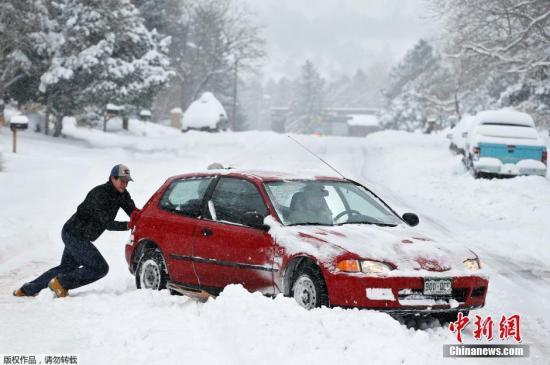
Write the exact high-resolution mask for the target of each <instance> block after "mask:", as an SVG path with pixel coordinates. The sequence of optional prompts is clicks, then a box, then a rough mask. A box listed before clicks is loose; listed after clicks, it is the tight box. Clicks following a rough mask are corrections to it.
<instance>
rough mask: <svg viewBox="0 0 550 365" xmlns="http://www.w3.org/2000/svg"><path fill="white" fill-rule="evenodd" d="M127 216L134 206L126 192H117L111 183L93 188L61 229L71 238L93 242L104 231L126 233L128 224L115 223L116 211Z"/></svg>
mask: <svg viewBox="0 0 550 365" xmlns="http://www.w3.org/2000/svg"><path fill="white" fill-rule="evenodd" d="M119 208H122V209H123V210H124V211H125V212H126V214H128V216H130V215H131V214H132V212H133V211H134V209H136V205H135V204H134V201H133V200H132V198H131V197H130V194H129V193H128V191H124V192H123V193H120V192H118V190H116V188H115V187H114V185H113V184H112V183H111V181H108V182H106V183H105V184H103V185H99V186H96V187H95V188H93V189H92V190H91V191H90V192H89V193H88V195H86V199H84V201H83V202H82V203H81V204H80V205H79V206H78V208H77V210H76V213H75V214H73V216H72V217H71V218H69V220H68V221H67V223H65V225H64V226H63V229H64V230H65V231H66V232H67V233H68V234H70V235H71V236H73V237H76V238H80V239H84V240H87V241H95V240H96V239H97V238H98V237H99V236H100V235H101V234H102V233H103V232H104V231H105V230H106V229H107V230H109V231H126V230H128V222H117V221H115V217H116V214H117V212H118V209H119Z"/></svg>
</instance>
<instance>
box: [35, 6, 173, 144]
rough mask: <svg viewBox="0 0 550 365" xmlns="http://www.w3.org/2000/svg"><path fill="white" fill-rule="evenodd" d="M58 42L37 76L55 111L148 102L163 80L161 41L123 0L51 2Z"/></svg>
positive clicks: (60, 114)
mask: <svg viewBox="0 0 550 365" xmlns="http://www.w3.org/2000/svg"><path fill="white" fill-rule="evenodd" d="M56 11H57V23H58V24H60V25H61V26H62V29H63V30H62V33H61V35H62V37H63V42H62V44H61V45H60V47H58V48H57V49H56V51H55V54H54V55H53V57H52V60H51V65H50V67H49V68H48V70H47V72H46V73H44V74H43V75H42V77H41V85H40V89H41V91H42V92H44V93H45V94H46V95H47V96H48V99H49V102H50V103H51V106H52V111H53V112H54V114H56V116H57V123H56V131H55V134H54V135H59V134H60V133H61V128H62V125H61V120H62V118H63V116H65V115H70V114H73V115H74V114H75V113H80V112H83V111H84V109H85V108H89V107H93V108H95V109H96V110H101V109H102V108H103V107H104V106H105V105H106V104H107V103H115V104H120V105H123V104H133V105H137V106H141V107H149V106H150V103H151V101H152V97H153V96H154V95H155V94H156V93H157V92H158V91H159V89H160V88H161V87H162V86H163V85H164V84H165V83H166V82H167V80H168V76H169V72H168V71H167V68H168V58H167V57H166V56H165V54H164V53H163V47H164V46H165V45H166V44H165V43H164V42H163V41H161V40H159V39H158V37H157V35H156V34H155V33H154V32H150V31H148V30H147V29H146V28H145V26H144V25H143V19H142V18H140V17H139V15H138V12H137V11H136V9H135V8H134V6H133V5H132V4H131V3H129V2H127V1H126V0H88V1H86V2H82V1H78V0H61V1H59V2H58V3H56Z"/></svg>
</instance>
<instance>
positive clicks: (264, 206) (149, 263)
mask: <svg viewBox="0 0 550 365" xmlns="http://www.w3.org/2000/svg"><path fill="white" fill-rule="evenodd" d="M418 221H419V220H418V217H417V216H416V215H415V214H412V213H406V214H404V215H403V216H402V217H400V216H399V215H398V214H397V213H395V212H394V211H393V210H392V209H391V208H390V207H389V206H388V205H387V204H386V203H385V202H384V201H382V200H381V199H380V198H379V197H378V196H376V195H375V194H374V193H373V192H372V191H370V190H369V189H367V188H366V187H364V186H362V185H361V184H359V183H356V182H354V181H350V180H347V179H344V178H337V177H315V176H299V175H291V174H281V173H270V172H260V171H242V170H216V171H209V172H205V173H193V174H185V175H179V176H174V177H172V178H170V179H168V180H167V181H166V182H165V183H164V184H163V185H162V186H161V187H160V189H159V190H158V191H157V192H156V193H155V194H154V195H153V196H152V197H151V199H149V201H148V202H147V204H146V205H145V206H144V208H143V210H142V212H141V214H140V215H139V217H138V218H137V219H136V223H135V227H134V229H133V231H132V236H131V238H130V243H129V244H128V245H127V246H126V260H127V261H128V264H129V266H130V271H131V272H132V273H133V274H135V277H136V285H137V287H138V288H149V289H154V290H160V289H164V288H168V289H170V290H172V291H175V292H180V293H208V294H210V295H217V294H218V293H219V292H220V291H221V290H223V288H224V287H225V286H226V285H229V284H242V285H243V286H244V287H245V288H246V289H248V290H249V291H260V292H262V293H264V294H266V295H276V294H278V293H284V294H285V295H287V296H293V297H294V298H295V299H296V301H297V302H298V303H299V304H300V305H301V306H303V307H305V308H308V309H309V308H313V307H319V306H323V305H324V306H340V307H358V308H372V309H379V310H385V311H390V312H396V313H398V314H421V315H434V316H436V317H440V318H443V319H446V320H452V319H454V318H455V317H456V315H457V314H458V312H459V311H461V312H464V313H465V314H467V313H468V311H469V310H471V309H475V308H480V307H482V306H483V305H484V303H485V297H486V294H487V286H488V279H487V277H486V276H485V275H484V274H483V272H482V270H481V265H480V261H479V259H478V257H477V256H476V254H475V253H473V252H472V251H470V250H467V249H465V248H461V247H457V246H456V244H455V243H452V242H435V241H432V240H431V239H430V238H428V237H427V236H424V235H422V234H420V233H418V232H417V231H416V229H413V228H411V226H415V225H417V224H418Z"/></svg>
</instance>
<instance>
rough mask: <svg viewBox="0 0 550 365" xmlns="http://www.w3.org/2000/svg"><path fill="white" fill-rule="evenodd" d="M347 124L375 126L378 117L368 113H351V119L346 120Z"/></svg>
mask: <svg viewBox="0 0 550 365" xmlns="http://www.w3.org/2000/svg"><path fill="white" fill-rule="evenodd" d="M348 124H349V125H357V126H364V127H377V126H378V125H379V123H378V117H377V116H376V115H368V114H352V115H351V119H350V120H348Z"/></svg>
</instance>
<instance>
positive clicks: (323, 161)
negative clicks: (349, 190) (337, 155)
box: [287, 135, 347, 180]
mask: <svg viewBox="0 0 550 365" xmlns="http://www.w3.org/2000/svg"><path fill="white" fill-rule="evenodd" d="M287 137H288V138H290V139H291V140H293V141H294V142H295V143H296V144H298V145H299V146H300V147H302V148H303V149H304V150H306V151H308V152H309V153H311V154H312V155H313V156H315V157H317V158H318V159H319V160H321V162H322V163H324V164H325V165H327V166H328V167H330V168H331V169H332V170H333V171H334V172H336V173H337V174H338V175H340V176H342V178H344V179H346V180H347V178H346V177H345V176H344V175H342V174H341V173H340V171H338V170H336V169H335V168H334V167H332V166H330V164H329V163H328V162H326V161H325V160H323V159H322V158H321V157H319V156H317V155H316V154H315V153H313V152H312V151H311V150H310V149H309V148H307V147H306V146H304V145H303V144H301V143H300V142H298V141H297V140H295V139H294V138H292V137H291V136H288V135H287Z"/></svg>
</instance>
